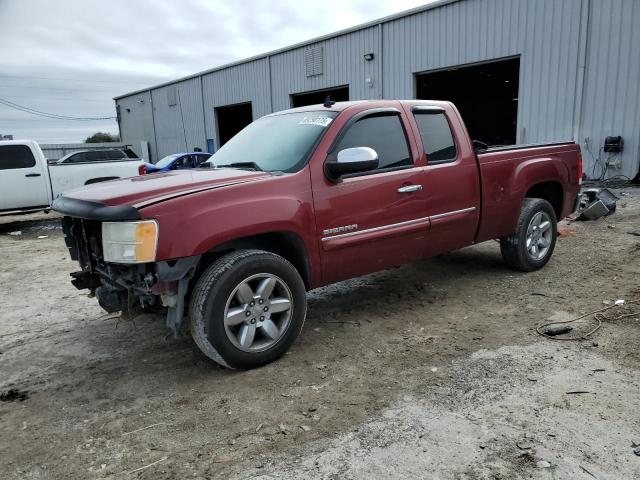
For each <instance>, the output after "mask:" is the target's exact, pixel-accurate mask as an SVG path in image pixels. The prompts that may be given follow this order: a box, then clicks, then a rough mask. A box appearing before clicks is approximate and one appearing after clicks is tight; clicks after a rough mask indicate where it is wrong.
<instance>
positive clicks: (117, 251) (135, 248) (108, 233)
mask: <svg viewBox="0 0 640 480" xmlns="http://www.w3.org/2000/svg"><path fill="white" fill-rule="evenodd" d="M157 246H158V223H157V222H156V221H155V220H144V221H141V222H104V223H103V224H102V252H103V255H104V260H105V262H113V263H146V262H153V261H155V259H156V247H157Z"/></svg>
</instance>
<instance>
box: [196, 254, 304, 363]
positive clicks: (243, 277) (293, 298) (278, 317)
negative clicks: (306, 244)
mask: <svg viewBox="0 0 640 480" xmlns="http://www.w3.org/2000/svg"><path fill="white" fill-rule="evenodd" d="M190 312H191V333H192V335H193V338H194V340H195V342H196V344H197V345H198V347H200V349H201V350H202V352H203V353H204V354H205V355H207V356H208V357H209V358H211V359H212V360H214V361H216V362H217V363H219V364H221V365H223V366H225V367H229V368H238V369H250V368H255V367H259V366H261V365H264V364H267V363H269V362H272V361H274V360H276V359H277V358H278V357H280V356H281V355H283V354H284V353H285V352H286V351H287V350H288V348H289V347H290V346H291V344H292V343H293V342H294V340H295V339H296V338H297V336H298V334H299V333H300V331H301V330H302V325H303V323H304V319H305V315H306V291H305V287H304V283H303V281H302V278H300V275H299V274H298V271H297V270H296V269H295V267H294V266H293V265H291V263H289V262H288V261H287V260H285V259H284V258H282V257H280V256H278V255H275V254H273V253H269V252H264V251H260V250H241V251H237V252H233V253H230V254H228V255H225V256H223V257H221V258H219V259H217V260H216V261H214V262H213V263H212V264H211V265H210V266H209V267H208V268H207V269H206V270H205V272H204V273H203V274H202V276H201V277H200V279H199V280H198V282H197V284H196V287H195V289H194V292H193V296H192V299H191V306H190Z"/></svg>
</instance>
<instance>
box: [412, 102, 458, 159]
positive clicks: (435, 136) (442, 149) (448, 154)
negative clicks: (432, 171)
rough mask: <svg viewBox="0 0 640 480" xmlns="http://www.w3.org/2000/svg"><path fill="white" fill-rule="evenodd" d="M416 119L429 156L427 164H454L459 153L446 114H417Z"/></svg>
mask: <svg viewBox="0 0 640 480" xmlns="http://www.w3.org/2000/svg"><path fill="white" fill-rule="evenodd" d="M415 119H416V123H417V124H418V130H420V137H421V138H422V145H424V151H425V153H426V154H427V163H428V164H434V163H446V162H453V161H454V160H455V159H456V156H457V154H458V152H457V150H456V144H455V142H454V140H453V134H452V133H451V127H450V125H449V122H448V121H447V117H446V115H445V114H444V112H437V113H433V112H424V113H423V112H416V113H415Z"/></svg>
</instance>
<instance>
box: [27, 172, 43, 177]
mask: <svg viewBox="0 0 640 480" xmlns="http://www.w3.org/2000/svg"><path fill="white" fill-rule="evenodd" d="M39 176H40V174H39V173H27V174H26V175H25V177H39Z"/></svg>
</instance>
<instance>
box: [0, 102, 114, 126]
mask: <svg viewBox="0 0 640 480" xmlns="http://www.w3.org/2000/svg"><path fill="white" fill-rule="evenodd" d="M0 104H2V105H4V106H6V107H9V108H13V109H15V110H19V111H21V112H24V113H29V114H31V115H36V116H40V117H45V118H52V119H55V120H75V121H93V120H114V119H115V118H116V117H73V116H69V115H59V114H57V113H48V112H43V111H40V110H35V109H33V108H30V107H25V106H24V105H18V104H17V103H13V102H11V101H9V100H6V99H4V98H0Z"/></svg>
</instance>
